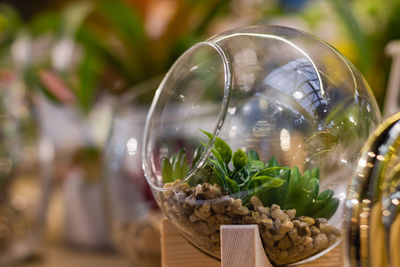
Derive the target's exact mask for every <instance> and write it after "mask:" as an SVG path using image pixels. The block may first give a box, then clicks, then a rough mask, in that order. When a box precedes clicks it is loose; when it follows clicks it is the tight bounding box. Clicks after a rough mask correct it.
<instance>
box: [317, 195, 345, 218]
mask: <svg viewBox="0 0 400 267" xmlns="http://www.w3.org/2000/svg"><path fill="white" fill-rule="evenodd" d="M339 202H340V201H339V199H337V198H332V199H330V200H329V201H328V203H326V204H325V205H324V207H323V208H322V209H320V210H318V211H317V212H315V213H314V214H313V216H315V218H326V219H329V218H331V217H332V216H333V214H335V212H336V210H337V208H338V206H339Z"/></svg>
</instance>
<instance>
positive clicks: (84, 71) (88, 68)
mask: <svg viewBox="0 0 400 267" xmlns="http://www.w3.org/2000/svg"><path fill="white" fill-rule="evenodd" d="M101 70H102V62H101V60H100V57H98V56H97V54H96V53H95V52H93V51H88V50H86V51H85V54H84V56H83V59H82V63H81V65H80V66H79V70H78V76H79V85H78V89H77V91H76V95H77V98H78V101H79V103H80V106H81V107H82V109H83V110H84V111H88V110H89V109H90V107H91V104H92V102H93V101H94V95H95V93H96V90H97V86H98V83H99V77H100V74H101Z"/></svg>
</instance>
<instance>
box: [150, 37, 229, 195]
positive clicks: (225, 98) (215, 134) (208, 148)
mask: <svg viewBox="0 0 400 267" xmlns="http://www.w3.org/2000/svg"><path fill="white" fill-rule="evenodd" d="M203 46H206V47H211V48H212V49H214V51H216V52H217V54H218V56H219V57H220V58H221V60H222V65H223V69H224V96H223V98H222V103H221V109H220V112H219V115H218V120H217V123H216V125H215V127H214V130H213V133H212V134H213V138H211V139H210V140H209V141H208V143H207V146H206V149H205V150H204V151H203V153H202V155H201V157H200V159H199V160H198V161H197V162H196V164H195V165H194V166H193V168H192V169H191V170H190V171H189V173H188V174H187V175H186V176H185V178H184V179H182V180H181V181H179V182H178V183H176V184H174V185H173V186H170V187H167V188H165V187H162V186H157V185H156V184H154V183H153V182H152V181H151V177H157V174H156V173H155V168H154V166H150V164H149V160H148V159H149V158H150V157H151V155H150V154H151V147H149V146H150V144H149V139H148V138H147V136H148V132H149V127H150V124H151V121H152V120H153V117H154V112H155V109H156V105H157V104H158V102H159V100H160V97H161V94H162V92H163V89H164V88H165V83H166V82H167V80H168V79H169V78H170V76H171V74H172V73H173V72H174V71H175V70H176V68H177V67H178V65H179V63H180V62H181V61H182V60H183V59H184V58H185V56H186V55H187V54H189V53H191V52H193V51H194V50H196V49H198V48H200V47H203ZM231 89H232V66H231V64H230V62H229V60H228V57H227V55H226V53H225V52H224V50H223V49H222V48H221V47H220V46H219V45H218V44H217V43H216V42H214V41H204V42H200V43H197V44H195V45H193V46H192V47H190V48H189V49H188V50H186V51H185V52H184V53H183V54H182V55H181V56H180V57H179V58H178V59H177V60H176V61H175V63H174V64H173V65H172V66H171V68H170V69H169V71H168V72H167V74H166V75H165V77H164V78H163V79H162V81H161V83H160V85H159V86H158V88H157V91H156V93H155V95H154V99H153V102H152V103H151V106H150V109H149V112H148V114H147V118H146V124H145V128H144V134H143V141H142V143H143V150H142V168H143V172H144V175H145V177H146V180H147V182H148V183H149V184H150V186H151V187H152V188H153V189H154V190H157V191H170V190H174V189H176V188H177V187H179V185H181V184H183V183H186V182H187V181H189V180H190V179H191V178H192V177H193V176H195V175H196V174H197V172H198V171H199V170H200V169H201V168H203V166H204V164H205V162H206V161H207V158H208V157H209V155H210V154H211V149H212V146H213V145H214V142H215V139H216V138H217V137H218V135H219V132H220V130H221V128H222V126H223V124H224V121H225V118H226V114H227V112H228V104H229V99H230V96H231V91H232V90H231Z"/></svg>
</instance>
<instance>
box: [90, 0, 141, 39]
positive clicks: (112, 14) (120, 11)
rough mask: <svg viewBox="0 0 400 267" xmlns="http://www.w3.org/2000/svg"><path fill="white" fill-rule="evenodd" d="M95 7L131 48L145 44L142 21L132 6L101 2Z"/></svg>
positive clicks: (112, 0) (110, 0)
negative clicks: (127, 41)
mask: <svg viewBox="0 0 400 267" xmlns="http://www.w3.org/2000/svg"><path fill="white" fill-rule="evenodd" d="M97 7H98V11H99V12H100V14H101V15H102V16H103V17H104V18H106V19H107V20H108V22H109V23H110V24H111V25H112V26H113V28H114V30H115V31H117V32H118V33H119V34H120V35H121V36H123V37H124V38H126V39H127V40H129V41H130V43H131V45H133V47H135V46H136V45H137V44H138V43H143V42H145V40H146V39H147V37H146V34H145V30H144V21H143V19H142V18H141V17H140V15H139V14H138V13H137V12H136V10H135V9H134V8H133V7H132V6H129V5H127V4H125V3H124V2H122V1H115V0H101V1H99V4H98V6H97Z"/></svg>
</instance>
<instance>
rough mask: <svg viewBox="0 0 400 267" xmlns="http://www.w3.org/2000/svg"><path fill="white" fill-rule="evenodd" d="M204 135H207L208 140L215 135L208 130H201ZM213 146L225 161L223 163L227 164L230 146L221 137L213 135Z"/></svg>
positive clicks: (230, 156) (230, 153)
mask: <svg viewBox="0 0 400 267" xmlns="http://www.w3.org/2000/svg"><path fill="white" fill-rule="evenodd" d="M201 131H202V132H203V133H204V134H205V135H207V136H208V138H209V139H210V140H212V139H213V138H214V137H215V136H214V135H213V134H211V133H209V132H206V131H203V130H201ZM214 148H215V150H216V151H218V153H219V154H220V155H221V158H222V159H223V161H224V162H225V164H228V163H229V162H230V161H231V159H232V149H231V148H230V146H229V145H228V144H227V143H226V142H225V141H224V140H222V139H221V138H219V137H215V140H214Z"/></svg>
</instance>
